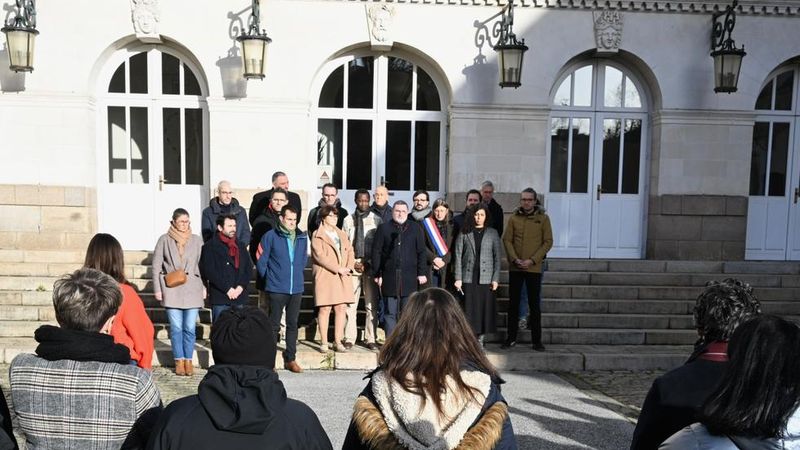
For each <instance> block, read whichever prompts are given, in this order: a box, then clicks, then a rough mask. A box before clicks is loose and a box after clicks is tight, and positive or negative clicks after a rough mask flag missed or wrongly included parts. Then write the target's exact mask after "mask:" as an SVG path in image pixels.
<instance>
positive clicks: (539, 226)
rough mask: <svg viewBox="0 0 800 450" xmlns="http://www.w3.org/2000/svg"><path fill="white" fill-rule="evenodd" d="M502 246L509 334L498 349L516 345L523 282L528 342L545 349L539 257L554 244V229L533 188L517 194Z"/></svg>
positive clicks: (540, 260)
mask: <svg viewBox="0 0 800 450" xmlns="http://www.w3.org/2000/svg"><path fill="white" fill-rule="evenodd" d="M503 245H504V246H505V249H506V256H507V257H508V282H509V297H510V298H511V299H512V300H511V302H509V311H508V317H509V319H508V336H507V337H506V341H505V343H503V345H502V346H501V347H500V348H511V347H514V346H515V345H517V329H518V326H519V324H518V322H517V320H516V318H517V317H518V316H519V301H514V300H515V299H519V298H520V291H521V290H522V283H525V287H526V288H527V290H528V307H529V308H530V314H531V318H530V322H529V328H530V329H531V342H532V344H533V349H534V350H536V351H539V352H541V351H544V345H542V310H541V305H540V304H539V289H540V286H541V283H540V281H541V278H542V260H543V259H544V257H545V255H547V252H548V251H549V250H550V248H551V247H552V246H553V229H552V228H551V227H550V218H549V217H547V214H545V212H544V208H542V207H540V206H538V205H537V202H536V191H534V190H533V188H526V189H525V190H524V191H522V194H521V195H520V206H519V208H517V209H515V210H514V212H513V213H512V215H511V218H510V219H509V221H508V225H507V226H506V230H505V233H504V234H503Z"/></svg>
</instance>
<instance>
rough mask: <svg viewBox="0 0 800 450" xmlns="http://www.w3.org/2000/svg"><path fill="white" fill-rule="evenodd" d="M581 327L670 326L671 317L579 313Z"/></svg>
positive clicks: (635, 327)
mask: <svg viewBox="0 0 800 450" xmlns="http://www.w3.org/2000/svg"><path fill="white" fill-rule="evenodd" d="M577 317H578V323H579V325H580V327H581V328H605V329H648V328H669V323H670V317H669V316H663V315H655V314H593V315H588V314H586V315H579V316H577Z"/></svg>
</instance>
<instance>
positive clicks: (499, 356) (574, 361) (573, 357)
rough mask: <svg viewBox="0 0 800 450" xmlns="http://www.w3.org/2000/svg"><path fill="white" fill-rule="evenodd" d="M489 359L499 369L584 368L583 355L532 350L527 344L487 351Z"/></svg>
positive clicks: (559, 370)
mask: <svg viewBox="0 0 800 450" xmlns="http://www.w3.org/2000/svg"><path fill="white" fill-rule="evenodd" d="M487 356H488V358H489V361H490V362H491V363H492V364H493V365H494V366H495V367H497V368H498V369H499V370H501V371H515V370H524V371H531V370H544V371H548V372H576V371H582V370H584V365H583V359H584V357H583V355H581V354H579V353H571V352H553V351H547V352H541V353H540V352H534V351H532V350H531V349H530V347H529V346H524V347H520V346H517V348H514V349H511V350H504V351H502V353H494V352H490V353H488V355H487Z"/></svg>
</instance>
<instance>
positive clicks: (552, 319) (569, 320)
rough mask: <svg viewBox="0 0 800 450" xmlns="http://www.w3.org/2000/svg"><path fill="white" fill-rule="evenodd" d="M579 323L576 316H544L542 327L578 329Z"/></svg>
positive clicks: (549, 314)
mask: <svg viewBox="0 0 800 450" xmlns="http://www.w3.org/2000/svg"><path fill="white" fill-rule="evenodd" d="M578 323H579V321H578V316H577V315H575V314H554V313H545V314H542V326H543V327H545V328H578V326H579V325H578Z"/></svg>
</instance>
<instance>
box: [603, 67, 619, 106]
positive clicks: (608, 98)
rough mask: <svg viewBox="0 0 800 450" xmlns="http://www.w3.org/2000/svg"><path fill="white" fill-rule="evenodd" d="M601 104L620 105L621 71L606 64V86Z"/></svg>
mask: <svg viewBox="0 0 800 450" xmlns="http://www.w3.org/2000/svg"><path fill="white" fill-rule="evenodd" d="M603 105H605V106H610V107H614V108H620V107H622V72H620V71H619V70H617V69H615V68H613V67H608V66H606V86H605V89H604V90H603Z"/></svg>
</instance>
